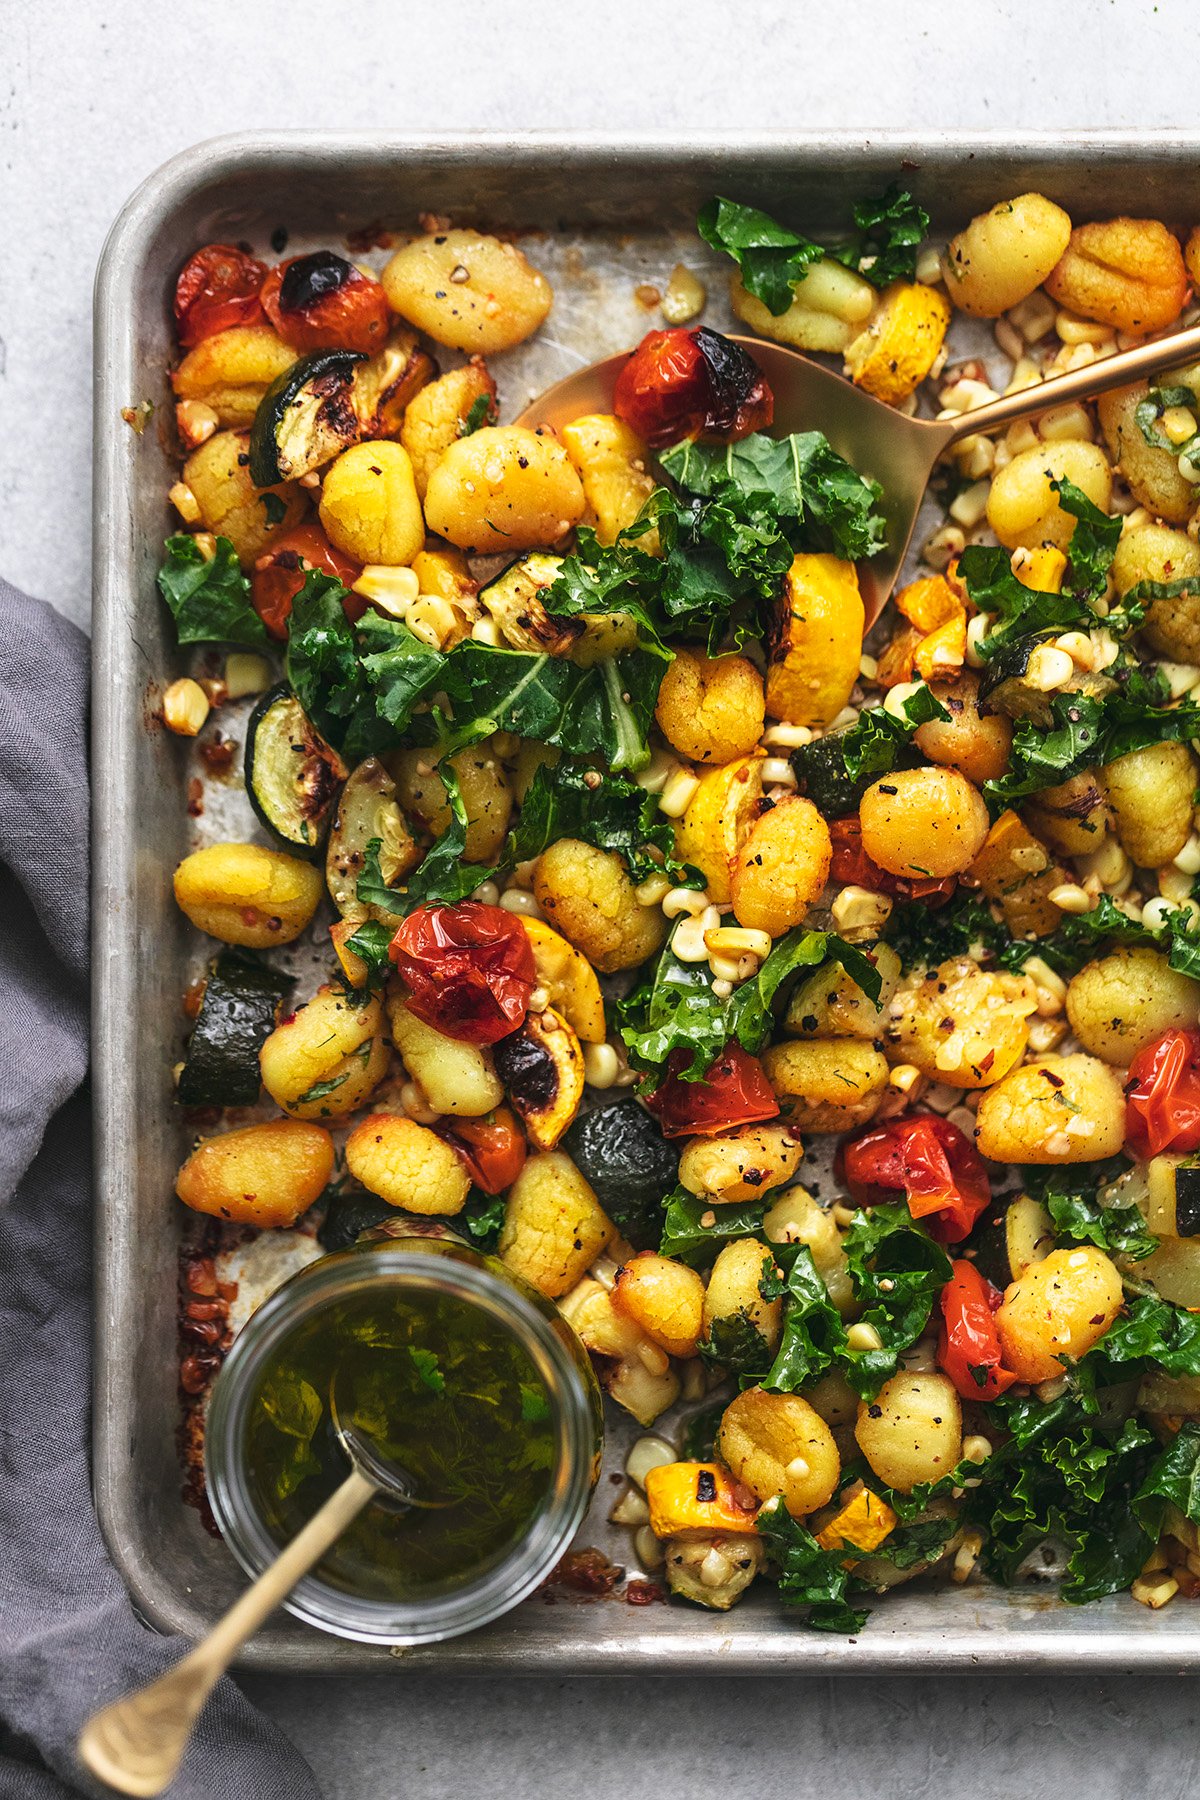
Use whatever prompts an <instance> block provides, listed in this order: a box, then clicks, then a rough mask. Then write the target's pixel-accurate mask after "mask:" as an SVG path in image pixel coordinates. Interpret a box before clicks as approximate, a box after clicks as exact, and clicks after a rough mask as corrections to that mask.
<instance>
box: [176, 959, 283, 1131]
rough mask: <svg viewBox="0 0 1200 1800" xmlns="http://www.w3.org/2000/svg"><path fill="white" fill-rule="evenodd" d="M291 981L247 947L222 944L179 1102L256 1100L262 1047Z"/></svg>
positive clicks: (243, 1102) (245, 1103) (195, 1031)
mask: <svg viewBox="0 0 1200 1800" xmlns="http://www.w3.org/2000/svg"><path fill="white" fill-rule="evenodd" d="M291 985H292V983H291V980H290V979H289V977H288V976H286V975H280V974H279V973H278V972H277V971H276V970H275V969H269V968H267V966H266V964H265V963H261V962H259V960H258V958H257V957H256V956H255V955H253V953H252V952H250V951H247V950H223V951H222V952H221V954H220V956H218V958H217V960H216V962H215V963H214V964H213V966H212V969H211V970H210V972H209V976H208V980H207V982H206V984H205V988H204V998H203V1000H202V1001H201V1003H200V1011H199V1014H198V1015H197V1018H196V1023H195V1026H194V1027H193V1029H192V1035H191V1038H190V1040H189V1042H188V1048H187V1060H186V1062H185V1063H184V1065H183V1068H182V1070H181V1072H180V1076H179V1085H178V1088H177V1089H176V1098H177V1099H178V1101H179V1103H180V1105H181V1106H253V1105H254V1103H255V1101H256V1100H257V1099H258V1095H259V1089H260V1087H261V1076H260V1074H259V1067H258V1053H259V1051H260V1050H261V1048H262V1046H263V1044H264V1043H265V1041H266V1039H267V1038H268V1037H269V1036H270V1034H271V1032H273V1031H274V1029H275V1023H276V1019H277V1017H278V1014H279V1005H280V1002H281V1000H282V999H283V997H284V995H285V994H286V993H287V992H288V989H289V988H290V987H291Z"/></svg>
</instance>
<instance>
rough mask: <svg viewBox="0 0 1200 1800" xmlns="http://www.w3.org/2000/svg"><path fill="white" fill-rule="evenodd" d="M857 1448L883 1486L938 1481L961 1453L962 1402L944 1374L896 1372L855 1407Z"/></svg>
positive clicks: (905, 1487)
mask: <svg viewBox="0 0 1200 1800" xmlns="http://www.w3.org/2000/svg"><path fill="white" fill-rule="evenodd" d="M854 1435H855V1437H856V1438H857V1440H858V1447H859V1449H860V1450H861V1451H862V1453H863V1455H864V1456H865V1457H866V1459H867V1461H868V1462H869V1463H870V1465H871V1468H872V1469H873V1470H874V1472H875V1474H876V1475H878V1477H879V1479H880V1480H881V1481H884V1482H886V1483H887V1485H888V1486H889V1487H894V1488H896V1489H898V1491H899V1492H900V1493H902V1494H910V1493H911V1492H912V1490H913V1488H915V1487H916V1486H917V1485H918V1483H920V1482H924V1481H940V1480H941V1478H942V1476H943V1475H949V1474H950V1472H951V1470H952V1469H954V1468H955V1467H956V1466H957V1464H958V1462H959V1460H960V1457H961V1454H962V1406H961V1404H960V1402H959V1398H958V1395H957V1393H956V1392H955V1389H954V1383H953V1382H952V1381H951V1380H950V1379H949V1377H948V1376H946V1375H940V1374H931V1375H925V1374H913V1373H908V1372H902V1373H901V1374H899V1375H893V1376H892V1378H891V1380H890V1381H885V1382H884V1384H883V1386H882V1387H881V1388H880V1390H879V1392H878V1393H877V1394H876V1396H875V1398H874V1399H873V1400H864V1401H862V1402H861V1403H860V1405H859V1408H858V1423H857V1424H856V1425H855V1428H854Z"/></svg>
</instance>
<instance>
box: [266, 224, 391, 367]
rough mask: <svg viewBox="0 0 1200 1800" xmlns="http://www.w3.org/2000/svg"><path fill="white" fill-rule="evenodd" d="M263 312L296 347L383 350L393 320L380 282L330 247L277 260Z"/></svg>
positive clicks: (267, 289)
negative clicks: (285, 259) (282, 260)
mask: <svg viewBox="0 0 1200 1800" xmlns="http://www.w3.org/2000/svg"><path fill="white" fill-rule="evenodd" d="M261 299H262V304H263V311H264V312H265V313H266V315H267V317H268V318H269V319H270V321H271V323H272V325H274V327H275V329H276V331H277V332H278V333H279V335H280V337H281V338H282V339H283V341H284V343H285V344H290V345H291V347H292V349H293V350H301V351H303V350H363V351H365V352H366V353H367V354H368V355H370V353H371V351H373V350H381V349H382V348H383V344H384V340H385V339H386V337H387V334H388V327H389V325H390V324H391V312H390V311H389V308H388V303H387V295H386V294H385V293H384V291H383V287H382V284H381V283H380V282H378V281H371V280H369V279H368V277H367V276H366V275H364V274H363V273H362V271H361V269H356V268H355V267H354V264H353V263H349V262H347V261H346V259H345V257H344V256H336V255H335V254H334V252H333V251H332V250H314V251H313V252H312V254H311V255H310V256H293V257H292V258H291V259H290V260H289V261H288V262H282V263H278V264H277V265H276V267H275V268H273V269H272V270H271V273H270V274H269V275H268V276H267V279H266V280H265V281H264V283H263V287H262V294H261Z"/></svg>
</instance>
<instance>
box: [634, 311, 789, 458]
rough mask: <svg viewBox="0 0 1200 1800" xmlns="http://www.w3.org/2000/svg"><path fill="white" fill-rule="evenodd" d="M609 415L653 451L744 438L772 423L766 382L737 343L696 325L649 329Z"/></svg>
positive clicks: (771, 408) (770, 396) (772, 406)
mask: <svg viewBox="0 0 1200 1800" xmlns="http://www.w3.org/2000/svg"><path fill="white" fill-rule="evenodd" d="M613 411H614V412H615V413H616V415H617V417H618V418H619V419H624V421H625V423H626V424H627V425H630V426H632V428H633V430H634V431H636V432H637V434H638V436H639V437H642V438H644V439H645V440H646V442H647V443H648V444H649V445H650V446H651V447H652V448H654V449H659V448H661V447H662V446H663V445H664V444H674V443H678V441H679V440H680V439H681V438H694V437H699V436H700V435H701V434H704V435H706V436H714V437H719V438H722V439H726V438H739V437H745V436H746V435H747V433H748V432H751V431H759V430H762V429H763V428H764V427H765V426H767V425H769V424H770V423H771V420H772V418H773V417H774V413H775V400H774V396H773V395H772V393H771V390H770V388H769V387H768V386H767V381H766V377H765V376H764V375H763V372H762V370H761V369H760V368H759V366H758V364H757V363H756V362H755V361H754V359H753V358H752V357H750V356H748V355H747V354H746V352H745V351H744V350H743V349H742V347H741V345H740V344H735V343H732V342H731V341H730V339H729V338H725V337H722V336H721V335H720V333H719V332H716V331H708V330H705V329H704V328H703V327H702V328H701V329H700V330H698V331H684V330H683V329H681V328H680V329H677V330H674V331H648V332H647V333H646V335H645V337H644V338H643V339H642V341H641V343H640V344H639V345H638V347H637V349H636V350H635V351H634V352H633V353H632V355H631V356H630V358H629V361H628V362H627V363H626V364H625V366H624V368H623V369H622V370H621V373H620V374H619V375H618V376H617V382H616V386H615V388H614V389H613Z"/></svg>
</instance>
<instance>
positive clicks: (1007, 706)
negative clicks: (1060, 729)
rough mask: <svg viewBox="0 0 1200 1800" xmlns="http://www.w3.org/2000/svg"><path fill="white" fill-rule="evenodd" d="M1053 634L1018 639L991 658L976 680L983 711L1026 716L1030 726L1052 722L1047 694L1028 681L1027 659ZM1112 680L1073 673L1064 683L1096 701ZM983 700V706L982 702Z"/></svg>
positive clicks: (1109, 689)
mask: <svg viewBox="0 0 1200 1800" xmlns="http://www.w3.org/2000/svg"><path fill="white" fill-rule="evenodd" d="M1054 637H1055V633H1053V632H1043V633H1042V635H1041V636H1040V637H1025V638H1018V639H1017V641H1016V642H1015V643H1013V644H1006V645H1005V647H1004V648H1003V649H1002V650H1001V651H999V652H998V654H997V655H996V656H995V657H993V658H992V660H991V661H990V662H989V663H988V665H987V667H986V668H985V669H984V670H983V672H982V674H981V675H980V679H979V700H980V706H981V710H982V711H984V712H998V713H1006V714H1007V715H1008V717H1009V718H1010V719H1016V720H1018V721H1020V720H1021V719H1029V720H1031V721H1032V723H1033V724H1034V725H1040V726H1042V727H1043V728H1044V729H1046V730H1049V728H1050V726H1051V725H1053V723H1054V710H1053V708H1052V706H1051V704H1050V701H1051V695H1049V694H1045V693H1043V692H1042V691H1041V689H1040V688H1036V687H1034V685H1033V683H1032V682H1031V681H1029V680H1028V678H1027V677H1028V670H1029V659H1030V657H1031V656H1032V655H1033V652H1034V651H1035V650H1037V649H1038V648H1039V647H1040V646H1041V645H1043V644H1052V643H1053V642H1054ZM1116 685H1117V684H1116V682H1115V681H1114V680H1113V679H1112V677H1111V676H1110V675H1094V674H1089V673H1082V674H1076V675H1075V677H1074V678H1073V679H1072V680H1071V681H1070V682H1069V683H1068V687H1069V690H1070V692H1072V693H1077V694H1086V695H1089V696H1092V697H1093V698H1095V699H1097V700H1099V699H1102V698H1103V697H1104V695H1105V694H1110V693H1112V691H1113V689H1114V688H1115V687H1116ZM985 701H986V702H987V704H986V706H985V705H983V702H985Z"/></svg>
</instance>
